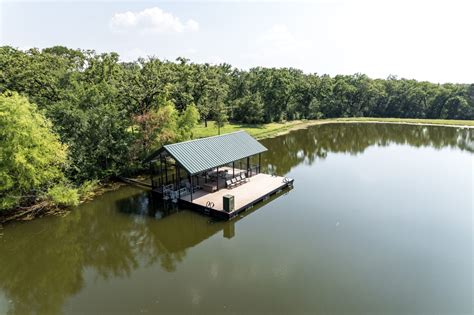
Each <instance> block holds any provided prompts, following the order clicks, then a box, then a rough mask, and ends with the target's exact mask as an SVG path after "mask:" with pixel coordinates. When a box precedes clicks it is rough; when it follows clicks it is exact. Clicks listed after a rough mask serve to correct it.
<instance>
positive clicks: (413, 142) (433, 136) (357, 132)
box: [262, 123, 474, 175]
mask: <svg viewBox="0 0 474 315" xmlns="http://www.w3.org/2000/svg"><path fill="white" fill-rule="evenodd" d="M262 143H263V144H264V145H265V146H266V147H267V148H268V152H266V153H265V154H264V156H263V160H262V167H264V166H266V167H267V169H266V170H264V171H269V172H271V173H276V174H278V175H284V174H287V173H288V172H289V171H290V170H291V168H292V167H294V166H297V165H299V164H301V163H306V164H309V165H312V164H313V163H314V161H316V160H317V159H325V158H326V157H327V155H328V153H346V154H360V153H363V152H364V151H365V150H366V149H367V148H368V147H370V146H388V145H390V144H398V145H410V146H412V147H433V148H436V149H441V148H446V147H451V148H458V149H461V150H466V151H468V152H471V153H474V129H473V128H454V127H439V126H415V125H397V124H372V123H370V124H369V123H359V124H352V123H351V124H345V123H341V124H329V125H317V126H313V127H310V128H308V129H302V130H296V131H294V132H291V133H289V134H288V135H286V136H284V137H278V138H271V139H265V140H262ZM282 152H284V154H282Z"/></svg>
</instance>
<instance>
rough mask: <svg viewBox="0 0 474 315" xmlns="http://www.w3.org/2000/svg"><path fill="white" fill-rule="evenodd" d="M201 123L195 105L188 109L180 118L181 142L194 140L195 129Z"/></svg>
mask: <svg viewBox="0 0 474 315" xmlns="http://www.w3.org/2000/svg"><path fill="white" fill-rule="evenodd" d="M198 122H199V111H198V109H197V107H196V106H194V104H191V105H190V106H188V107H186V109H185V110H184V111H183V113H182V114H181V115H180V116H179V118H178V132H179V134H180V136H179V140H180V141H185V140H189V139H192V137H193V129H194V127H195V126H196V125H197V123H198Z"/></svg>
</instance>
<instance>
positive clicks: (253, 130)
mask: <svg viewBox="0 0 474 315" xmlns="http://www.w3.org/2000/svg"><path fill="white" fill-rule="evenodd" d="M337 122H343V123H349V122H386V123H405V124H425V125H449V126H472V127H474V120H445V119H411V118H409V119H404V118H365V117H362V118H336V119H320V120H294V121H289V122H285V123H270V124H261V125H247V124H234V123H228V124H226V125H225V126H224V127H222V128H221V134H225V133H229V132H234V131H238V130H245V131H247V132H248V133H249V134H250V135H252V136H254V137H255V138H257V139H262V138H268V137H272V136H276V135H280V134H283V133H286V132H289V131H291V130H295V129H300V128H305V127H308V126H312V125H320V124H321V125H322V124H330V123H337ZM193 134H194V138H203V137H209V136H216V135H217V134H218V130H217V127H216V126H215V124H214V122H213V121H210V122H208V124H207V128H206V127H204V124H203V123H200V124H199V125H198V126H197V127H195V128H194V130H193Z"/></svg>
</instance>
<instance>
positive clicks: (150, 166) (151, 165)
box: [148, 162, 155, 189]
mask: <svg viewBox="0 0 474 315" xmlns="http://www.w3.org/2000/svg"><path fill="white" fill-rule="evenodd" d="M148 167H149V172H150V179H151V188H152V189H153V188H155V184H154V183H153V164H152V162H150V164H149V166H148Z"/></svg>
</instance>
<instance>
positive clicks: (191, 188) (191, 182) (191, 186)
mask: <svg viewBox="0 0 474 315" xmlns="http://www.w3.org/2000/svg"><path fill="white" fill-rule="evenodd" d="M188 175H189V186H190V191H191V202H193V176H192V175H191V174H189V173H188Z"/></svg>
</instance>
